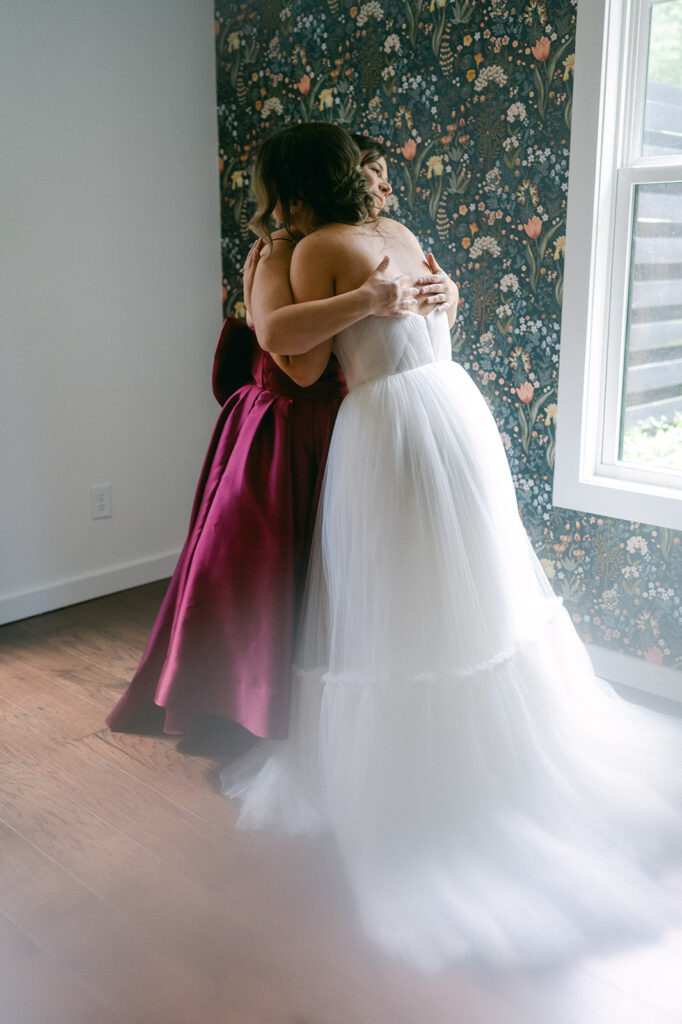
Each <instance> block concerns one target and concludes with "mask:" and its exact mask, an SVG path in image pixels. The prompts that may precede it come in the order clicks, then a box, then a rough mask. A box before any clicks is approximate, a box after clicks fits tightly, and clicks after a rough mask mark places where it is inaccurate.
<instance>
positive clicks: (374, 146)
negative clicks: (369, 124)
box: [350, 132, 387, 167]
mask: <svg viewBox="0 0 682 1024" xmlns="http://www.w3.org/2000/svg"><path fill="white" fill-rule="evenodd" d="M350 137H351V139H352V140H353V142H354V143H355V145H356V146H357V147H358V149H359V150H360V155H361V160H360V166H361V167H364V166H365V164H368V163H371V161H372V160H377V159H379V158H383V159H384V160H385V159H386V155H387V154H386V147H385V146H383V145H382V144H381V142H379V140H378V139H373V138H372V136H371V135H360V133H359V132H351V133H350Z"/></svg>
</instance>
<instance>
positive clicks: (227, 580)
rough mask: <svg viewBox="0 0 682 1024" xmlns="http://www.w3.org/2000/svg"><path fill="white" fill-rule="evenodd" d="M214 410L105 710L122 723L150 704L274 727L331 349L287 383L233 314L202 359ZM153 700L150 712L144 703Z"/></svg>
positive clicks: (336, 399)
mask: <svg viewBox="0 0 682 1024" xmlns="http://www.w3.org/2000/svg"><path fill="white" fill-rule="evenodd" d="M213 389H214V393H215V394H216V397H217V398H218V400H219V401H221V403H224V404H223V406H222V411H221V413H220V417H219V419H218V422H217V424H216V427H215V430H214V432H213V437H212V439H211V443H210V446H209V449H208V453H207V455H206V459H205V462H204V467H203V470H202V473H201V477H200V479H199V484H198V487H197V491H196V495H195V499H194V506H193V509H192V515H191V519H190V525H189V531H188V536H187V540H186V542H185V546H184V548H183V550H182V553H181V555H180V560H179V561H178V564H177V567H176V569H175V572H174V574H173V577H172V579H171V582H170V585H169V587H168V590H167V592H166V596H165V598H164V601H163V604H162V605H161V609H160V611H159V614H158V616H157V619H156V622H155V624H154V628H153V629H152V633H151V636H150V638H149V642H148V644H147V647H146V649H145V652H144V655H143V657H142V661H141V662H140V665H139V667H138V669H137V672H136V673H135V676H134V677H133V679H132V681H131V683H130V685H129V687H128V689H127V690H126V692H125V693H124V694H123V696H122V697H121V699H120V700H119V702H118V703H117V704H116V706H115V707H114V709H113V710H112V711H111V713H110V714H109V716H108V718H107V725H108V726H109V727H110V728H111V729H113V730H116V731H134V729H135V727H136V725H137V724H138V723H139V722H140V721H141V720H142V719H145V718H147V717H148V716H149V714H150V712H153V711H154V710H155V709H158V708H161V709H165V714H164V716H163V718H164V723H163V728H164V731H165V732H167V733H173V734H183V733H191V732H195V731H197V730H198V729H200V727H201V724H202V720H203V719H204V716H207V715H210V716H219V717H221V718H224V719H229V720H231V721H234V722H238V723H239V724H240V725H242V726H243V727H244V728H246V729H248V730H249V731H250V732H251V733H253V734H255V735H256V736H261V737H270V738H275V739H280V738H284V737H286V735H287V729H288V721H289V697H290V677H291V665H292V660H293V647H294V639H295V632H296V627H297V620H298V610H299V605H300V599H301V594H302V589H303V585H304V582H305V574H306V568H307V561H308V554H309V549H310V542H311V538H312V530H313V525H314V522H315V514H316V511H317V504H318V498H319V493H320V487H321V483H322V476H323V472H324V466H325V462H326V459H327V452H328V449H329V442H330V439H331V434H332V429H333V426H334V420H335V418H336V414H337V412H338V409H339V406H340V404H341V401H342V399H343V397H344V395H345V393H346V388H345V382H344V380H343V375H342V373H341V369H340V367H339V365H338V363H337V362H336V360H335V359H334V358H333V357H332V359H331V360H330V363H329V366H328V367H327V369H326V371H325V373H324V374H323V376H322V377H321V378H320V379H319V380H318V381H317V382H316V383H315V384H313V385H311V386H310V387H307V388H302V387H299V386H298V385H297V384H295V383H294V381H293V380H291V378H290V377H288V376H287V375H286V374H285V373H284V372H283V371H282V370H280V369H279V367H278V366H277V365H276V364H275V362H274V361H273V360H272V358H271V357H270V356H269V355H268V354H267V353H265V352H263V351H262V350H261V349H260V348H259V346H258V344H257V342H256V341H255V335H254V334H253V332H252V331H250V330H249V329H248V328H247V327H246V326H245V325H244V324H243V323H242V322H241V321H236V320H232V319H230V320H227V321H225V324H224V325H223V330H222V332H221V336H220V341H219V344H218V349H217V351H216V358H215V362H214V372H213ZM157 713H159V712H157Z"/></svg>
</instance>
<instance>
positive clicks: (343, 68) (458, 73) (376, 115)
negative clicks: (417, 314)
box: [215, 0, 682, 667]
mask: <svg viewBox="0 0 682 1024" xmlns="http://www.w3.org/2000/svg"><path fill="white" fill-rule="evenodd" d="M585 2H587V0H585ZM575 20H576V7H575V4H574V3H573V2H569V0H546V2H540V0H530V2H528V3H525V4H524V3H513V2H508V0H487V2H481V0H423V2H422V0H369V2H367V3H352V4H351V3H347V2H344V0H291V2H289V3H284V2H282V0H256V2H254V0H218V3H217V9H216V25H215V30H216V47H217V63H218V120H219V129H220V170H221V187H222V217H223V224H222V237H223V268H224V282H223V283H224V300H225V310H226V313H229V312H234V311H236V312H237V313H238V314H240V313H242V312H243V304H242V303H241V292H240V275H239V270H240V268H241V265H242V263H243V260H244V257H245V255H246V252H247V250H248V247H249V244H250V240H249V235H248V232H247V230H246V226H245V225H246V221H247V219H248V209H249V199H248V184H249V181H248V167H249V158H250V155H251V153H252V151H253V148H254V146H255V144H256V143H257V142H258V140H259V139H261V138H262V137H263V136H264V135H265V134H267V133H268V132H271V131H273V130H274V129H276V128H278V127H280V126H283V125H285V124H289V123H291V122H295V121H300V120H311V119H313V120H333V121H336V122H338V123H339V124H341V125H343V126H345V127H348V128H350V129H352V130H354V131H365V132H368V133H369V134H371V135H375V136H376V137H377V138H379V139H381V140H382V141H383V142H384V144H385V145H386V147H387V148H388V150H389V172H390V175H391V181H392V184H393V189H394V193H393V196H392V197H391V203H390V209H389V213H390V215H392V216H394V217H397V218H399V219H400V220H402V221H403V222H405V223H406V224H408V225H409V226H410V227H411V228H412V229H413V230H414V231H415V233H416V234H417V235H418V237H419V238H420V240H421V243H422V245H423V247H424V249H433V251H434V253H435V256H436V259H437V260H438V261H439V262H440V263H441V265H442V266H443V267H445V268H446V269H447V270H448V271H449V272H450V273H451V274H452V275H453V276H456V277H457V280H458V282H459V286H460V294H461V306H460V311H459V316H458V320H457V324H456V326H455V329H454V331H453V351H454V353H455V358H457V359H458V360H459V361H461V362H462V364H463V365H464V367H465V368H466V369H467V370H468V371H469V373H470V374H471V375H472V376H473V377H474V379H475V380H476V382H477V384H478V386H479V388H480V389H481V391H482V392H483V394H484V395H485V396H486V398H487V400H488V402H489V404H490V406H491V408H492V410H493V412H494V415H495V417H496V419H497V422H498V425H499V428H500V431H501V433H502V439H503V441H504V445H505V448H506V450H507V454H508V457H509V462H510V465H511V470H512V474H513V477H514V482H515V485H516V489H517V494H518V499H519V505H520V509H521V514H522V517H523V520H524V523H525V525H526V528H527V530H528V532H529V534H530V535H531V538H532V540H533V543H534V545H535V548H536V551H537V552H538V555H539V557H540V558H541V559H542V564H543V566H544V568H545V571H546V572H547V575H548V576H549V578H550V579H551V581H552V585H553V586H554V588H555V590H556V592H557V593H558V594H560V595H561V596H563V598H564V600H565V602H566V605H567V607H568V608H569V610H570V611H571V612H572V614H573V618H574V621H575V622H576V625H577V627H578V629H579V631H580V633H581V634H582V636H583V638H584V639H585V640H589V641H593V642H594V643H597V644H600V645H602V646H605V647H611V648H613V649H616V650H620V651H623V652H626V653H631V654H634V655H638V656H639V657H642V658H646V659H647V660H648V661H650V662H653V663H656V664H661V663H662V664H667V665H676V666H677V667H682V622H681V611H680V603H679V602H680V579H681V577H682V552H681V550H680V537H679V535H678V534H674V533H673V532H672V531H670V530H667V529H660V528H655V527H651V526H645V525H640V524H638V523H628V522H623V521H620V520H612V519H606V518H603V519H601V518H598V517H597V516H593V515H582V514H578V513H575V512H571V511H567V510H565V509H559V508H556V507H554V506H553V505H552V471H553V466H554V445H555V421H556V414H557V406H556V393H557V373H558V361H559V343H560V337H559V333H560V321H561V301H562V285H563V254H564V246H565V217H566V193H567V187H568V159H569V134H570V123H571V93H572V85H573V74H574V48H575Z"/></svg>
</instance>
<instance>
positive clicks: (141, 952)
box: [0, 584, 682, 1024]
mask: <svg viewBox="0 0 682 1024" xmlns="http://www.w3.org/2000/svg"><path fill="white" fill-rule="evenodd" d="M162 593H163V585H160V584H153V585H150V586H148V587H141V588H138V589H137V590H134V591H127V592H125V593H123V594H118V595H114V596H112V597H108V598H102V599H101V600H98V601H93V602H90V603H88V604H84V605H79V606H76V607H74V608H69V609H65V610H63V611H59V612H53V613H50V614H48V615H43V616H38V617H36V618H34V619H28V620H25V621H24V622H21V623H15V624H12V625H10V626H5V627H2V629H0V774H1V778H2V785H1V787H0V1024H114V1022H118V1024H120V1022H122V1021H125V1022H130V1024H157V1022H158V1024H161V1022H163V1024H217V1022H220V1024H670V1022H672V1021H680V1020H682V969H681V965H682V934H678V933H674V934H671V935H669V936H667V937H666V938H665V939H664V940H662V941H661V942H659V943H658V944H657V945H656V946H652V947H648V948H642V949H635V950H630V951H628V952H627V953H621V954H619V955H615V954H614V955H611V956H609V957H602V958H600V959H594V960H583V961H580V962H579V963H576V964H575V965H573V966H571V967H569V968H565V969H562V970H556V971H551V972H544V973H540V974H535V975H533V974H523V975H521V974H515V975H506V976H496V975H494V974H483V973H476V972H474V971H470V970H465V969H457V970H452V971H450V972H447V973H445V974H442V975H439V976H437V977H433V978H425V977H421V976H420V975H417V974H415V973H414V972H412V971H410V970H407V969H405V968H403V967H401V966H399V965H396V964H393V963H390V962H387V961H386V960H385V959H384V958H383V957H382V956H381V955H379V954H378V953H377V952H375V951H374V950H373V949H372V948H369V947H368V945H367V944H366V943H365V941H364V939H363V936H362V933H361V931H360V928H359V926H358V922H357V920H356V918H355V915H354V912H353V909H352V907H351V906H350V905H349V901H348V898H347V893H346V891H345V888H344V883H343V876H342V873H341V871H340V868H339V865H338V863H337V860H336V857H335V853H334V849H333V847H332V846H331V844H330V843H329V842H328V841H319V840H315V841H312V840H300V839H290V838H282V837H274V836H267V835H261V834H243V833H240V832H237V831H236V830H235V827H234V823H235V815H236V809H235V807H233V806H232V805H231V804H230V803H229V802H228V801H227V800H225V799H224V798H222V797H221V796H220V795H219V792H218V788H217V773H218V768H219V764H220V758H219V757H210V756H206V755H203V756H202V755H199V754H197V753H196V752H195V753H192V752H191V748H190V750H189V751H188V749H187V746H188V745H187V743H186V742H184V741H182V740H181V741H178V740H177V739H169V738H167V737H161V736H129V735H122V734H112V733H110V732H109V731H108V730H107V729H106V728H105V726H104V716H105V714H106V712H107V711H108V710H109V709H110V708H111V706H112V705H113V704H114V702H115V701H116V699H117V698H118V696H119V694H120V693H121V692H122V691H123V689H124V687H125V685H126V682H127V680H128V679H129V678H130V676H131V674H132V672H133V670H134V668H135V666H136V664H137V661H138V658H139V656H140V654H141V652H142V648H143V647H144V643H145V641H146V637H147V634H148V632H149V628H150V626H151V624H152V621H153V619H154V615H155V612H156V609H157V608H158V605H159V603H160V600H161V596H162Z"/></svg>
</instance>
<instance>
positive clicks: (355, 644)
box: [223, 314, 682, 971]
mask: <svg viewBox="0 0 682 1024" xmlns="http://www.w3.org/2000/svg"><path fill="white" fill-rule="evenodd" d="M337 350H338V357H339V360H340V362H341V364H342V367H343V370H344V373H345V376H346V380H347V382H348V384H349V387H350V388H351V391H350V394H349V395H348V397H347V398H346V399H345V401H344V402H343V404H342V407H341V410H340V413H339V416H338V419H337V422H336V427H335V431H334V434H333V437H332V444H331V448H330V454H329V461H328V464H327V469H326V475H325V479H324V485H323V494H322V500H321V505H320V514H319V516H318V520H317V524H316V528H315V534H314V539H313V550H312V557H311V564H310V569H309V575H308V582H307V591H306V599H305V607H304V615H303V625H302V630H301V634H300V641H299V644H298V655H297V664H296V667H295V670H294V693H293V703H292V710H291V720H290V734H289V738H288V739H287V740H286V741H285V742H284V743H276V742H274V743H265V744H262V745H259V746H257V747H256V748H255V749H254V750H252V751H251V752H250V753H249V754H248V755H246V757H245V758H243V759H240V760H239V761H238V762H237V763H235V764H233V765H230V766H228V767H227V768H226V769H225V770H224V773H223V788H224V792H226V794H227V795H228V796H230V797H236V798H239V799H240V800H241V801H242V808H241V815H240V827H242V828H259V829H270V830H277V831H282V832H289V833H304V834H305V833H307V834H315V833H318V832H323V831H329V830H331V831H332V832H333V834H334V835H335V837H336V839H337V841H338V844H339V847H340V850H341V853H342V856H343V860H344V863H345V866H346V869H347V872H348V877H349V881H350V884H351V887H352V890H353V892H354V895H355V897H356V901H357V905H358V909H359V912H360V915H361V918H362V921H363V923H364V926H365V928H366V931H367V933H368V934H369V935H370V936H371V937H372V938H373V939H374V940H375V941H376V942H377V943H379V944H380V945H381V946H382V947H383V948H384V949H385V950H386V951H387V952H389V953H391V954H392V955H395V956H399V957H402V958H404V959H406V960H407V961H409V962H410V963H412V964H414V965H416V966H418V967H420V968H422V969H424V970H427V971H430V970H436V969H439V968H441V967H443V966H445V965H446V964H448V963H450V962H452V961H456V960H461V959H465V958H476V959H479V960H483V961H485V962H488V963H493V964H496V965H504V966H514V965H517V964H528V963H542V962H545V961H548V960H555V959H556V958H560V957H564V956H570V955H573V954H577V953H581V952H585V951H586V950H587V948H588V945H589V943H590V942H592V941H594V942H597V941H604V940H607V939H613V938H618V937H619V936H646V935H649V934H653V933H655V932H657V931H660V930H661V929H662V928H664V927H665V926H666V924H667V923H668V922H669V921H670V920H671V919H673V920H674V917H675V913H676V911H675V909H674V906H673V905H672V904H671V901H670V898H669V896H668V894H667V893H666V891H665V889H664V888H663V886H662V883H661V878H662V875H663V873H664V872H665V871H666V870H668V869H671V868H674V867H675V865H676V864H678V863H679V858H680V855H681V854H682V823H681V821H680V795H681V794H680V789H681V784H680V779H681V777H682V773H681V772H680V769H681V768H682V752H681V744H680V740H681V739H682V729H680V723H679V722H677V721H675V720H667V719H665V718H664V717H663V716H659V715H657V714H655V713H653V712H648V711H645V710H643V709H641V708H637V707H634V706H632V705H630V704H628V703H626V702H625V701H623V700H621V699H620V698H618V697H617V696H616V695H615V694H614V693H613V691H612V690H611V688H610V687H608V686H607V685H606V684H605V683H603V682H602V681H600V680H597V679H596V678H595V676H594V673H593V670H592V667H591V663H590V661H589V658H588V656H587V653H586V651H585V648H584V647H583V645H582V643H581V642H580V640H579V638H578V636H577V634H576V632H575V630H574V628H573V625H572V623H571V621H570V617H569V616H568V614H567V613H566V611H565V609H564V608H563V607H562V605H561V602H560V600H559V599H558V598H557V597H556V596H555V595H554V593H553V591H552V589H551V587H550V585H549V583H548V581H547V579H546V577H545V575H544V573H543V572H542V569H541V567H540V565H539V563H538V561H537V558H536V557H535V554H534V552H533V550H532V547H531V545H530V542H529V540H528V537H527V535H526V533H525V531H524V529H523V526H522V524H521V520H520V518H519V515H518V510H517V507H516V501H515V495H514V489H513V484H512V481H511V476H510V473H509V469H508V465H507V461H506V457H505V454H504V450H503V446H502V444H501V441H500V437H499V434H498V431H497V428H496V425H495V422H494V420H493V417H492V416H491V414H490V412H489V410H488V408H487V406H486V403H485V401H484V399H483V398H482V396H481V394H480V392H479V391H478V389H477V388H476V386H475V384H474V383H473V382H472V381H471V379H470V378H469V377H468V375H467V374H466V373H465V371H464V370H463V369H462V368H461V367H460V366H458V365H456V364H454V363H452V361H451V358H450V346H449V332H448V330H447V324H446V321H445V317H444V316H443V315H441V314H431V315H430V316H429V317H428V318H421V317H418V316H416V315H412V316H410V317H408V318H407V319H406V320H404V321H396V320H387V319H379V318H370V319H369V320H367V321H364V322H363V323H362V324H360V325H356V326H355V327H354V328H350V329H349V330H347V331H345V332H343V334H342V335H341V336H340V338H339V339H338V343H337Z"/></svg>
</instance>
